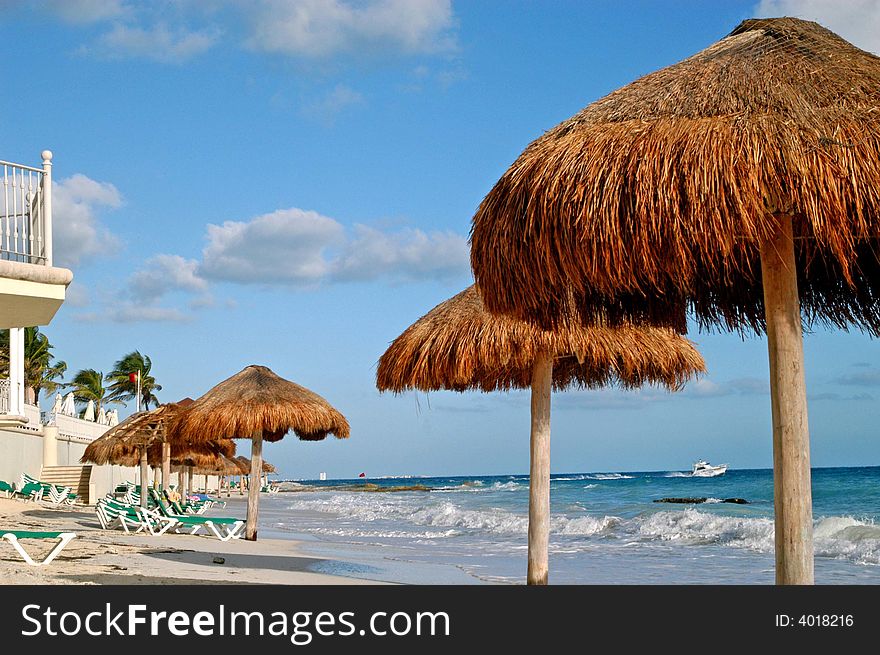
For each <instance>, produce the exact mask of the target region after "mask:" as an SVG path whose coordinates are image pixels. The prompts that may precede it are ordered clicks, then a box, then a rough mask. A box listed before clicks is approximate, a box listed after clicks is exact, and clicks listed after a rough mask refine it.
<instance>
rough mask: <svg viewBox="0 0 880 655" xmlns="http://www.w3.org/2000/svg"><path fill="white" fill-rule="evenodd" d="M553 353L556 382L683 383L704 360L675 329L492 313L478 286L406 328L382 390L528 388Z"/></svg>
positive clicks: (382, 369)
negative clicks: (545, 322) (543, 355)
mask: <svg viewBox="0 0 880 655" xmlns="http://www.w3.org/2000/svg"><path fill="white" fill-rule="evenodd" d="M541 351H545V352H549V353H551V354H553V355H554V356H555V361H554V365H553V385H554V387H555V388H556V389H564V388H567V387H569V386H572V385H574V386H580V387H589V388H596V387H603V386H607V385H609V384H618V385H621V386H623V387H638V386H641V385H643V384H645V383H660V384H664V385H666V386H667V387H670V388H673V389H675V388H677V387H679V386H680V385H681V384H682V383H684V382H685V381H686V380H688V379H689V378H691V377H692V376H693V375H694V374H695V373H698V372H702V371H704V370H705V363H704V362H703V358H702V357H701V356H700V353H699V352H698V351H697V349H696V348H695V347H694V345H693V344H692V343H691V342H690V341H688V340H687V339H685V338H684V337H681V336H679V335H678V334H676V333H675V332H673V331H672V330H668V329H664V328H644V329H639V328H634V327H631V326H629V327H620V328H612V327H590V328H587V327H582V326H580V325H578V324H577V323H576V322H575V320H574V319H573V317H572V320H570V321H565V322H564V323H563V324H560V326H559V328H558V329H557V330H556V331H553V332H551V331H545V330H542V329H540V328H538V327H536V326H534V325H531V324H528V323H525V322H523V321H520V320H517V319H513V318H509V317H506V316H501V315H493V314H489V312H487V311H486V310H485V308H484V307H483V302H482V300H481V299H480V295H479V293H478V292H477V290H476V288H475V287H474V286H471V287H468V288H467V289H465V290H464V291H462V292H461V293H459V294H458V295H456V296H454V297H453V298H451V299H449V300H447V301H445V302H443V303H440V304H439V305H437V307H435V308H434V309H432V310H431V311H430V312H428V313H427V314H426V315H425V316H423V317H422V318H420V319H419V320H418V321H416V322H415V323H414V324H413V325H411V326H410V327H409V328H407V329H406V331H405V332H404V333H403V334H401V335H400V336H399V337H397V339H395V340H394V342H393V343H392V344H391V346H390V347H389V348H388V350H387V351H386V352H385V354H384V355H382V357H381V359H380V360H379V366H378V370H377V373H376V386H377V387H378V388H379V389H380V390H381V391H394V392H402V391H404V390H406V389H413V388H414V389H419V390H422V391H433V390H437V389H452V390H455V391H464V390H466V389H479V390H481V391H495V390H506V389H513V388H526V387H529V385H530V384H531V376H532V366H533V364H534V362H535V359H536V356H537V354H538V353H539V352H541Z"/></svg>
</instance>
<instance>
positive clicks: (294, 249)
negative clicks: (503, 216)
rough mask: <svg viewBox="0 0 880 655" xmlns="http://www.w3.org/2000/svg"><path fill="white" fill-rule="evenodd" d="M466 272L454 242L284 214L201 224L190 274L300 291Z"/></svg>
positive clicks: (447, 236)
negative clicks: (202, 243)
mask: <svg viewBox="0 0 880 655" xmlns="http://www.w3.org/2000/svg"><path fill="white" fill-rule="evenodd" d="M469 271H470V260H469V256H468V247H467V241H466V239H465V238H464V237H463V236H461V235H458V234H455V233H452V232H431V233H425V232H423V231H422V230H418V229H412V228H406V229H403V230H399V231H397V232H385V231H382V230H378V229H375V228H372V227H368V226H366V225H356V226H355V227H354V231H353V236H352V235H349V234H348V232H347V231H346V229H345V228H344V227H343V226H342V224H340V223H339V222H338V221H336V220H334V219H332V218H329V217H327V216H322V215H321V214H318V213H317V212H314V211H305V210H302V209H297V208H291V209H280V210H278V211H275V212H273V213H271V214H265V215H263V216H258V217H257V218H255V219H253V220H251V221H248V222H237V221H226V222H225V223H223V225H209V226H208V245H207V246H206V247H205V249H204V251H203V253H202V263H201V265H200V266H199V267H198V269H197V271H196V272H195V273H196V274H197V275H199V276H201V277H204V278H208V279H212V280H223V281H227V282H240V283H245V284H249V283H250V284H254V283H255V284H275V285H288V286H295V287H296V286H299V287H306V286H314V285H317V284H320V283H324V282H347V281H359V280H374V279H378V278H386V279H389V280H391V281H401V280H424V279H452V278H455V277H465V276H467V275H468V273H469Z"/></svg>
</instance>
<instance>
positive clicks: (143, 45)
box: [98, 23, 220, 64]
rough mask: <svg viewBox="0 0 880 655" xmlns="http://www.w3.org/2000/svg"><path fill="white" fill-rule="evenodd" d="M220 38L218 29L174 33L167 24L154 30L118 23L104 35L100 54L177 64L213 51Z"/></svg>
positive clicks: (181, 28) (156, 26) (100, 43)
mask: <svg viewBox="0 0 880 655" xmlns="http://www.w3.org/2000/svg"><path fill="white" fill-rule="evenodd" d="M219 37H220V33H219V32H218V31H217V30H214V29H206V30H198V31H193V30H187V29H186V28H183V27H178V28H176V29H173V30H172V29H169V28H168V26H167V25H165V24H164V23H159V24H157V25H154V26H153V27H150V28H144V27H137V26H126V25H122V24H117V25H114V26H113V28H112V29H111V30H110V31H109V32H107V33H106V34H103V35H102V36H101V38H100V40H99V47H98V51H99V52H100V53H101V54H104V55H107V56H110V57H118V58H121V57H144V58H146V59H153V60H155V61H158V62H162V63H165V64H169V63H172V64H173V63H179V62H183V61H186V60H187V59H191V58H192V57H195V56H197V55H200V54H202V53H203V52H205V51H207V50H210V49H211V48H212V47H213V46H214V45H215V44H216V43H217V41H218V39H219Z"/></svg>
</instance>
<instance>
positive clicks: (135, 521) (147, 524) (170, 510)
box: [95, 488, 245, 541]
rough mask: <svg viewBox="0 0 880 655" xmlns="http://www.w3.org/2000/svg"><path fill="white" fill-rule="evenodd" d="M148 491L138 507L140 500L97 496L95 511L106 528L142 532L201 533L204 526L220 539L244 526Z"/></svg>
mask: <svg viewBox="0 0 880 655" xmlns="http://www.w3.org/2000/svg"><path fill="white" fill-rule="evenodd" d="M149 493H150V495H149V500H150V503H149V505H148V507H146V508H143V507H141V506H140V504H139V502H138V503H137V504H135V503H131V502H128V501H126V500H119V499H116V498H113V497H112V496H107V497H105V498H102V499H101V500H99V501H98V504H97V505H96V506H95V513H96V514H97V516H98V521H99V522H100V524H101V527H102V528H103V529H105V530H112V529H117V528H121V529H122V530H123V531H124V532H125V533H126V534H137V533H140V532H143V533H145V534H150V535H153V536H160V535H163V534H166V533H168V532H176V533H186V534H200V533H201V532H202V531H203V530H204V531H205V533H206V534H208V535H209V536H210V535H213V536H215V537H216V538H217V539H219V540H220V541H229V540H230V539H238V538H240V537H241V533H242V531H243V530H244V526H245V522H244V521H243V520H241V519H236V518H218V517H205V516H201V515H199V514H196V513H186V511H185V510H184V509H183V508H182V507H181V506H180V505H179V504H177V503H174V504H173V505H170V504H167V503H166V500H165V499H164V498H163V497H162V496H160V495H159V492H157V491H156V490H155V489H152V488H151V489H150V490H149ZM138 501H140V499H139V498H138Z"/></svg>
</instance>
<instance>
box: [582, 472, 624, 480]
mask: <svg viewBox="0 0 880 655" xmlns="http://www.w3.org/2000/svg"><path fill="white" fill-rule="evenodd" d="M633 477H634V476H632V475H623V474H622V473H593V474H591V475H586V476H584V480H632V479H633Z"/></svg>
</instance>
